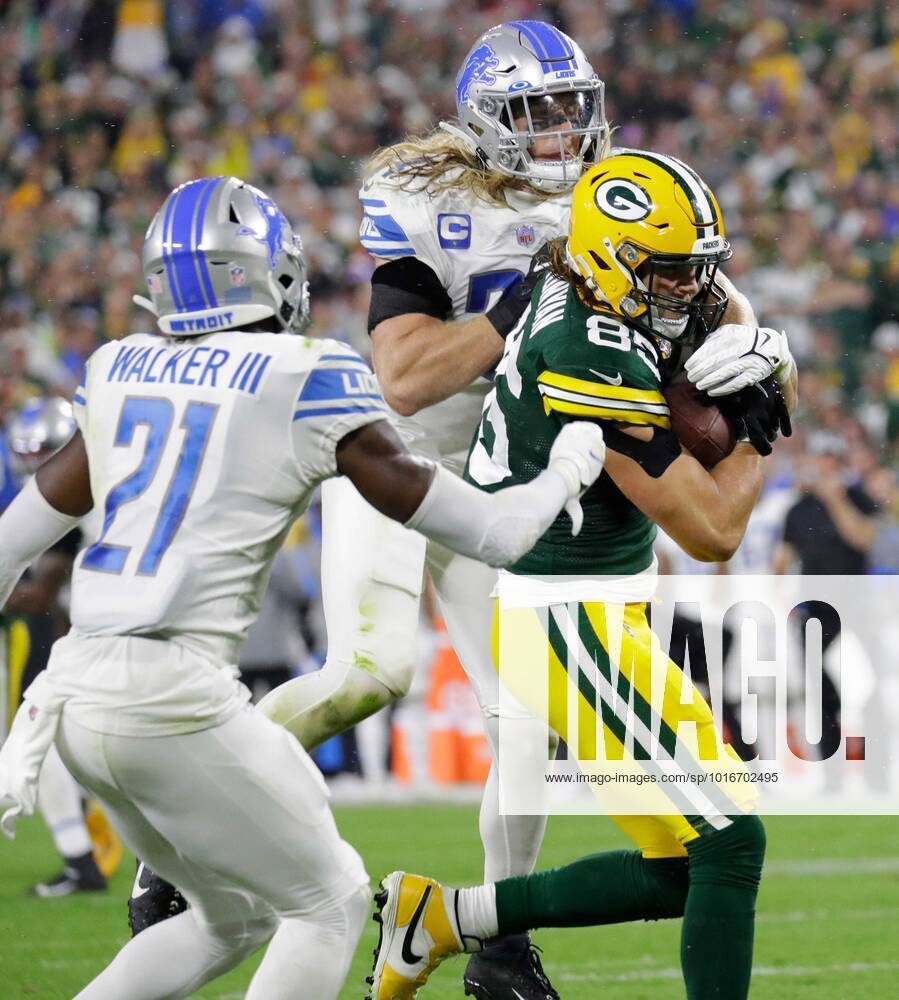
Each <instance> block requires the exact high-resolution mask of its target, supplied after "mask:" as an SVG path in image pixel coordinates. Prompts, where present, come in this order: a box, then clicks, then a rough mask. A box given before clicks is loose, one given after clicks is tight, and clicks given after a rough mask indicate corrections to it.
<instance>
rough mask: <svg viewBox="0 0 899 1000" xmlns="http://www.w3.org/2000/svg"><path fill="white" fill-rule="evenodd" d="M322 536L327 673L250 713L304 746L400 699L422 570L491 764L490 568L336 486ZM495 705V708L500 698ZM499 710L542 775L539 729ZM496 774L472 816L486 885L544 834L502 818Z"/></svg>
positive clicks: (342, 483) (510, 870) (532, 823)
mask: <svg viewBox="0 0 899 1000" xmlns="http://www.w3.org/2000/svg"><path fill="white" fill-rule="evenodd" d="M322 528H323V542H322V600H323V603H324V612H325V621H326V623H327V628H328V656H327V660H326V661H325V666H324V667H323V668H322V670H320V671H317V672H316V673H313V674H308V675H306V676H304V677H299V678H296V679H294V680H292V681H288V683H287V684H283V685H281V686H280V687H279V688H276V689H275V690H274V691H271V692H269V694H268V695H266V696H265V698H264V699H263V700H262V701H261V702H260V704H259V708H260V709H261V710H262V711H263V712H265V714H266V715H268V716H269V718H271V719H273V720H274V721H275V722H278V723H279V724H280V725H283V726H285V727H286V728H287V729H289V730H290V732H292V733H293V734H294V735H295V736H296V737H297V739H299V740H300V742H301V743H302V744H303V745H304V746H305V747H306V748H307V749H311V748H313V747H315V746H317V745H318V744H320V743H322V742H323V741H324V740H325V739H327V738H329V737H330V736H333V735H335V734H337V733H339V732H342V731H343V730H345V729H348V728H350V727H351V726H353V725H355V724H356V723H357V722H359V721H361V720H362V719H365V718H367V717H368V716H369V715H371V714H372V713H374V712H376V711H378V710H379V709H381V708H383V707H384V706H385V705H387V704H389V703H390V702H391V701H393V700H394V699H396V698H401V697H402V696H403V695H404V694H406V692H407V691H408V690H409V684H410V683H411V680H412V674H413V672H414V670H415V666H416V651H417V645H418V630H419V613H420V601H421V594H422V588H423V581H424V570H425V566H426V565H427V568H428V569H429V570H430V573H431V577H432V579H433V581H434V587H435V590H436V592H437V597H438V600H439V602H440V609H441V612H442V614H443V617H444V620H445V621H446V626H447V631H448V633H449V637H450V640H451V641H452V644H453V646H454V647H455V649H456V652H457V653H458V654H459V659H460V660H461V662H462V666H463V667H464V669H465V672H466V674H467V675H468V679H469V681H470V682H471V685H472V687H473V688H474V691H475V694H476V695H477V698H478V702H479V703H480V706H481V710H482V712H483V713H484V717H485V727H486V729H487V735H488V738H489V741H490V745H491V749H492V750H493V752H494V756H495V754H496V750H497V748H498V746H499V736H498V729H499V716H500V696H499V678H498V676H497V673H496V670H495V668H494V665H493V658H492V654H491V649H490V636H491V623H492V615H493V601H492V599H491V593H492V591H493V587H494V585H495V583H496V570H493V569H491V568H490V567H489V566H485V565H484V564H483V563H479V562H475V561H474V560H472V559H468V558H466V557H465V556H459V555H456V554H455V553H452V552H450V551H449V550H447V549H445V548H443V547H442V546H440V545H437V544H436V543H433V542H428V541H427V539H425V538H424V536H422V535H420V534H418V533H417V532H414V531H409V530H408V529H407V528H404V527H403V526H402V525H401V524H399V523H397V522H396V521H393V520H391V519H390V518H388V517H385V516H384V515H383V514H380V513H378V511H376V510H375V509H374V508H373V507H372V506H370V505H369V504H368V503H367V502H366V501H365V500H363V499H362V497H361V496H360V495H359V493H358V491H357V490H356V488H355V487H354V486H353V484H352V483H351V482H350V481H349V480H348V479H346V478H344V477H339V478H335V479H329V480H327V481H326V482H324V483H323V484H322ZM507 697H508V696H507ZM510 700H511V699H510ZM503 702H504V706H505V703H506V699H505V698H504V699H503ZM503 711H504V712H505V714H506V716H507V721H509V722H510V723H511V724H514V725H515V726H516V728H517V729H519V730H520V737H519V740H517V741H516V743H520V745H521V759H522V761H528V762H531V761H536V762H538V766H545V763H546V758H547V741H546V731H545V726H544V725H543V724H542V723H539V724H537V723H536V722H535V720H533V719H532V717H531V716H529V715H528V713H527V712H525V710H524V709H520V710H515V711H514V712H512V713H511V714H512V716H513V719H511V720H510V719H508V716H509V715H510V712H509V710H508V709H506V708H505V707H504V709H503ZM495 771H496V766H495V765H494V767H493V769H492V771H491V777H490V779H489V780H488V782H487V787H486V789H485V794H484V799H483V801H482V804H481V817H480V830H481V839H482V840H483V843H484V853H485V878H486V880H487V881H490V882H492V881H496V880H497V879H501V878H507V877H508V876H510V875H522V874H527V873H528V872H529V871H530V870H531V869H532V868H533V866H534V863H535V862H536V859H537V854H538V852H539V849H540V843H541V841H542V839H543V832H544V829H545V826H546V818H545V817H543V816H501V815H500V811H499V782H498V780H497V777H496V773H495Z"/></svg>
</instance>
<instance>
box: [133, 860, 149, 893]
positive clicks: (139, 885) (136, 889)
mask: <svg viewBox="0 0 899 1000" xmlns="http://www.w3.org/2000/svg"><path fill="white" fill-rule="evenodd" d="M146 871H147V866H146V865H145V864H144V863H143V862H141V866H140V868H139V869H138V872H137V878H135V880H134V886H133V887H132V889H131V898H132V899H138V898H139V897H140V896H143V894H144V893H145V892H146V891H147V890H148V889H149V888H150V885H149V880H148V884H147V885H144V883H143V878H144V875H145V874H146Z"/></svg>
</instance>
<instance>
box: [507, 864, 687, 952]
mask: <svg viewBox="0 0 899 1000" xmlns="http://www.w3.org/2000/svg"><path fill="white" fill-rule="evenodd" d="M687 877H688V875H687V859H686V858H662V859H653V860H647V859H646V858H644V857H643V856H642V855H641V854H640V852H639V851H608V852H606V853H604V854H591V855H590V856H589V857H586V858H581V859H580V860H579V861H575V862H574V863H573V864H570V865H566V866H565V867H564V868H554V869H551V870H550V871H545V872H536V873H535V874H533V875H523V876H518V877H516V878H507V879H503V880H502V881H501V882H497V883H496V914H497V919H498V922H499V933H500V935H504V934H517V933H520V932H522V931H526V930H531V929H533V928H535V927H585V926H591V925H594V924H617V923H622V922H624V921H627V920H659V919H662V918H664V917H679V916H682V915H683V912H684V904H685V901H686V898H687Z"/></svg>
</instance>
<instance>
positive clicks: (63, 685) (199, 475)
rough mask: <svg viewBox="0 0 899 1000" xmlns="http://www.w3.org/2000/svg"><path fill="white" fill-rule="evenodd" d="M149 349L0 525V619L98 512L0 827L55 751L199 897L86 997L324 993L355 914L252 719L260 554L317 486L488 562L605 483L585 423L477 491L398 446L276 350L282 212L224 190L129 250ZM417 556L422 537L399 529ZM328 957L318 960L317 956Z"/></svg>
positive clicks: (373, 410) (359, 365)
mask: <svg viewBox="0 0 899 1000" xmlns="http://www.w3.org/2000/svg"><path fill="white" fill-rule="evenodd" d="M144 273H145V275H146V278H147V282H148V287H149V289H150V296H151V297H150V299H149V300H146V299H142V300H141V301H142V302H143V303H144V304H145V305H147V306H148V307H149V308H150V309H151V310H152V311H153V312H154V314H155V315H156V317H157V323H158V326H159V330H160V333H159V334H135V335H132V336H130V337H127V338H126V339H125V340H123V341H120V342H111V343H108V344H106V345H104V346H103V347H101V348H100V349H99V350H98V351H96V352H95V353H94V355H93V356H92V357H91V358H90V360H89V362H88V364H87V366H86V371H85V377H84V379H83V380H82V384H81V386H80V387H79V390H78V392H77V393H76V395H75V400H74V402H75V409H76V414H77V420H78V425H79V432H78V433H76V434H75V436H74V438H73V439H72V441H71V442H70V443H69V444H68V445H66V446H65V447H64V448H63V449H62V450H61V451H60V452H58V453H57V454H56V455H55V456H54V457H53V458H51V459H50V460H49V461H48V462H47V463H46V464H45V465H43V466H42V467H41V469H39V470H38V472H37V475H36V476H35V478H34V479H32V480H31V481H30V482H29V484H28V485H27V486H26V487H25V488H24V489H23V490H22V492H21V493H20V494H19V496H18V497H17V498H16V500H15V501H14V502H13V503H12V504H11V505H10V506H9V508H8V509H7V510H6V511H5V512H4V514H3V516H2V518H0V605H2V603H3V602H4V601H5V600H6V598H7V596H8V595H9V593H10V591H11V589H12V587H13V585H14V584H15V582H16V580H17V579H18V578H19V576H20V575H21V572H22V571H23V569H24V568H25V566H27V565H28V564H29V563H30V562H31V561H32V560H33V559H34V558H35V557H36V556H37V555H38V554H39V553H40V552H41V551H43V550H44V549H45V548H46V547H47V546H49V545H51V544H53V542H54V541H55V540H56V539H58V538H59V537H61V536H62V535H63V534H64V533H66V532H68V531H70V530H71V528H72V527H73V526H74V524H76V523H77V520H78V519H79V518H80V517H82V516H83V515H84V514H85V513H86V512H87V511H88V510H90V509H91V508H92V506H93V505H94V503H95V502H96V504H97V505H98V506H99V507H101V508H102V510H103V527H102V530H101V533H100V535H99V537H98V538H97V539H96V540H95V541H94V542H93V543H92V544H91V545H89V546H87V547H86V548H85V549H83V550H82V552H81V553H80V554H79V556H78V559H77V561H76V565H75V569H74V574H73V582H72V601H71V620H72V630H71V632H70V633H69V634H68V635H67V636H66V637H64V638H63V639H61V640H59V641H58V642H57V643H56V644H55V645H54V648H53V652H52V654H51V659H50V663H49V666H48V668H47V670H45V671H44V672H43V673H42V674H41V675H40V676H39V677H38V678H37V680H36V681H35V682H34V683H33V684H32V685H31V687H30V688H29V689H28V691H27V692H26V695H25V701H24V703H23V706H22V708H21V709H20V711H19V713H17V716H16V719H15V722H14V724H13V728H12V730H11V733H10V736H9V739H8V740H7V742H6V744H5V745H4V747H3V750H2V751H0V811H3V810H5V812H4V814H3V816H2V819H0V825H3V826H4V827H5V828H8V827H9V824H10V823H11V822H13V821H14V819H15V817H16V815H18V814H21V813H28V812H30V811H31V809H32V808H33V806H34V793H35V785H36V782H37V773H38V770H39V766H40V762H41V759H42V758H43V756H44V754H45V753H46V751H47V749H48V747H49V745H50V743H51V742H52V741H53V740H55V743H56V747H57V749H58V750H59V753H60V756H61V757H62V759H63V761H64V763H65V764H66V766H67V767H68V768H69V770H70V771H71V772H72V774H73V776H74V777H75V778H76V779H77V780H78V781H79V782H80V783H81V784H82V785H83V786H84V787H86V788H88V789H89V790H90V791H91V792H92V793H93V794H94V795H95V796H96V797H97V799H98V800H100V801H101V802H102V803H103V805H104V807H105V808H106V810H107V812H108V813H109V815H110V817H111V818H112V819H113V822H114V823H115V825H116V827H117V828H118V830H119V831H120V832H121V834H122V836H123V839H124V840H125V841H126V842H127V843H128V845H129V846H130V847H131V848H132V849H133V850H134V851H135V852H136V853H138V854H139V855H140V856H141V857H142V858H144V859H146V861H147V862H148V863H149V864H150V865H152V867H153V868H154V869H155V870H156V871H158V872H159V873H160V875H162V876H163V877H164V878H166V879H168V880H170V881H172V882H174V883H175V884H177V885H178V886H179V887H180V888H181V889H182V890H183V893H184V895H185V897H186V898H187V900H188V901H189V903H190V904H191V908H190V909H189V910H187V911H186V912H183V913H181V914H179V915H178V916H174V917H172V918H171V919H170V920H165V921H162V922H160V923H157V924H156V925H154V926H153V927H151V928H149V929H148V930H146V931H145V932H144V933H142V934H140V935H138V936H136V937H135V938H133V939H132V940H131V941H130V942H129V943H128V944H127V945H126V946H125V947H124V948H123V949H122V951H121V952H120V953H119V954H118V956H117V957H116V958H115V959H114V960H113V962H112V963H111V964H110V965H109V966H108V968H106V969H105V970H104V971H103V972H102V973H101V974H100V975H99V976H98V977H97V978H96V979H95V980H94V981H93V982H92V983H90V984H89V985H88V986H87V987H86V988H85V989H84V990H83V991H82V992H81V993H80V994H79V997H80V998H83V1000H139V998H140V1000H151V998H156V997H159V998H162V997H184V996H188V995H189V994H192V993H193V992H194V991H195V990H197V989H198V988H199V987H200V986H201V985H202V984H203V983H205V982H207V981H209V980H210V979H212V978H214V977H216V976H218V975H220V974H222V973H223V972H225V971H226V970H227V969H229V968H231V967H233V966H234V965H236V964H237V963H238V962H239V961H240V960H241V959H243V958H244V957H245V956H247V955H248V954H250V953H251V952H252V951H255V950H256V949H257V948H259V947H260V945H262V944H264V943H265V942H266V941H268V940H269V939H271V943H270V944H269V947H268V950H267V952H266V956H265V958H264V959H263V961H262V964H261V965H260V967H259V969H258V971H257V973H256V975H255V976H254V978H253V981H252V983H251V985H250V988H249V992H248V994H247V995H248V996H249V997H252V998H259V1000H263V998H264V1000H279V998H284V1000H287V998H295V997H298V996H307V997H314V998H316V1000H328V998H335V997H336V996H337V994H338V991H339V989H340V987H341V984H342V983H343V980H344V978H345V975H346V972H347V969H348V968H349V963H350V960H351V958H352V954H353V951H354V949H355V946H356V942H357V941H358V938H359V934H360V932H361V929H362V925H363V922H364V919H365V917H366V915H367V909H368V898H369V892H368V878H367V876H366V874H365V870H364V868H363V865H362V862H361V859H360V858H359V856H358V855H357V854H356V852H355V851H354V850H353V849H352V847H350V846H349V845H348V844H347V843H346V842H345V841H343V840H342V839H341V838H340V836H339V834H338V832H337V829H336V826H335V824H334V819H333V817H332V815H331V812H330V809H329V807H328V801H327V800H328V795H327V790H326V788H325V785H324V782H323V781H322V778H321V775H320V774H319V773H318V771H317V770H316V768H315V767H314V765H313V764H312V763H311V761H310V759H309V758H308V756H307V755H306V753H305V751H304V750H303V749H302V748H301V747H300V745H299V744H298V743H297V741H296V740H295V739H293V738H292V737H291V736H290V735H289V734H288V733H287V732H286V731H285V730H284V729H282V728H280V727H279V726H276V725H273V724H272V722H271V721H270V720H269V719H267V718H266V717H265V716H264V715H262V714H261V713H260V712H258V711H257V710H256V709H255V708H253V707H251V706H250V705H249V704H248V699H249V692H248V691H247V689H246V688H245V687H244V686H243V685H241V684H240V683H239V682H238V680H237V662H238V650H239V647H240V644H241V642H242V640H243V638H244V636H245V633H246V630H247V628H248V627H249V625H250V624H251V623H252V622H253V620H254V619H255V617H256V615H257V612H258V609H259V602H260V598H261V595H262V592H263V590H264V588H265V584H266V580H267V577H268V573H269V570H270V568H271V563H272V559H273V556H274V554H275V552H276V551H277V549H278V548H279V546H280V544H281V542H282V541H283V539H284V536H285V534H286V532H287V530H288V528H289V526H290V524H291V522H292V521H293V520H294V519H295V518H296V516H297V515H298V514H300V513H301V512H302V511H303V509H304V508H305V506H306V504H307V503H308V500H309V496H310V494H311V492H312V491H313V489H314V488H315V487H316V485H317V484H319V483H320V482H322V481H324V480H326V479H328V478H331V477H334V476H337V475H346V476H348V477H349V478H350V479H351V480H352V481H353V482H354V483H355V485H356V487H357V488H358V489H359V491H360V492H361V494H362V495H363V496H364V497H365V498H366V499H367V500H368V502H369V503H371V504H372V505H373V506H374V507H375V508H377V509H378V510H380V511H382V512H383V513H384V514H386V515H388V516H389V517H392V518H395V519H397V520H399V521H401V522H404V523H406V524H407V525H408V526H409V527H412V528H415V529H417V530H418V531H421V532H423V533H424V534H425V535H427V536H429V537H431V538H435V539H437V540H439V541H440V542H442V543H443V544H447V545H449V546H450V547H451V548H453V549H457V550H458V551H460V552H464V553H466V554H468V555H469V556H472V557H473V558H475V559H478V560H482V561H486V562H488V563H492V564H494V565H501V564H506V563H507V562H509V561H511V560H513V559H515V558H517V557H518V556H519V555H520V554H521V553H523V552H524V551H526V550H527V549H529V548H530V546H531V545H532V544H533V542H534V541H535V540H536V538H537V537H539V535H540V534H542V532H543V531H544V530H545V529H546V527H548V525H549V524H550V523H551V522H552V521H553V520H554V519H555V517H556V516H557V515H558V513H559V511H560V510H561V509H562V508H563V506H566V505H567V506H568V508H569V509H570V510H572V511H573V512H574V514H575V516H576V514H577V510H575V507H574V506H573V505H576V504H577V498H578V496H579V494H580V492H581V490H582V489H583V488H585V487H586V486H587V485H588V484H589V483H591V482H592V481H593V480H594V479H595V478H596V476H597V475H599V472H600V471H601V468H602V461H603V453H604V445H603V442H602V435H601V433H600V432H598V431H597V430H596V428H594V427H590V426H588V425H581V426H580V427H577V428H575V429H574V430H573V432H572V434H571V435H570V436H569V437H568V438H567V439H566V441H565V442H563V444H562V446H561V447H560V448H559V450H558V451H557V452H556V453H555V454H554V455H553V456H552V460H551V462H550V466H551V467H550V468H548V469H547V470H545V471H544V472H542V473H541V474H540V475H539V476H538V477H537V478H536V479H535V480H534V482H533V483H531V484H528V485H527V486H526V487H520V488H519V489H518V490H517V491H516V490H513V491H509V492H508V493H505V494H497V495H495V496H488V495H487V494H485V493H483V492H481V491H479V490H477V489H475V488H474V487H471V486H469V485H468V484H466V483H463V482H462V481H461V480H459V479H458V478H456V477H454V476H453V475H451V474H450V473H449V472H447V471H446V470H445V469H443V468H442V467H440V466H439V465H435V463H433V462H431V461H429V460H428V459H425V458H419V457H415V456H413V455H412V454H411V453H410V452H408V451H407V450H406V448H405V446H404V445H403V443H402V442H401V440H400V439H399V437H398V436H397V434H396V433H395V431H394V430H393V428H392V427H391V425H390V423H389V421H388V419H386V418H387V408H386V406H385V404H384V401H383V399H382V397H381V393H380V391H379V389H378V385H377V382H376V381H375V379H374V377H373V376H372V375H371V372H370V370H369V369H368V367H367V365H366V364H365V363H364V362H363V361H362V359H361V358H360V357H359V356H358V355H357V354H355V353H354V352H353V351H351V350H349V349H348V348H346V347H344V346H342V345H340V344H338V343H337V342H335V341H329V340H319V341H312V340H309V339H306V338H303V337H298V336H288V335H286V334H287V333H298V332H300V330H301V328H302V326H303V325H304V323H305V320H306V315H307V291H306V289H307V284H306V275H305V263H304V260H303V257H302V253H301V247H300V245H299V242H298V240H296V239H295V237H294V235H293V233H292V231H291V229H290V226H289V225H288V223H287V221H286V220H285V218H284V216H283V215H282V214H281V212H280V211H279V209H278V208H277V206H276V205H275V204H274V203H273V202H272V201H271V200H270V199H269V198H267V197H266V196H265V195H264V194H262V193H261V192H259V191H257V190H256V189H255V188H252V187H250V186H249V185H247V184H244V183H243V182H242V181H239V180H237V179H236V178H226V177H212V178H204V179H201V180H198V181H192V182H189V183H187V184H184V185H182V186H181V187H180V188H178V189H176V190H175V191H174V192H173V193H172V194H171V195H170V196H169V198H168V199H167V200H166V202H165V203H164V204H163V206H162V208H161V209H160V211H159V213H158V215H157V216H156V218H155V219H154V221H153V222H152V223H151V225H150V229H149V230H148V233H147V239H146V242H145V248H144ZM407 537H408V538H410V539H412V540H414V539H415V538H417V537H418V536H417V535H415V534H414V532H408V533H407ZM323 957H324V958H323Z"/></svg>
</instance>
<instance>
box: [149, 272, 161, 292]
mask: <svg viewBox="0 0 899 1000" xmlns="http://www.w3.org/2000/svg"><path fill="white" fill-rule="evenodd" d="M147 288H149V289H150V294H151V295H159V293H160V292H161V291H162V278H160V277H159V275H158V274H150V275H148V276H147Z"/></svg>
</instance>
